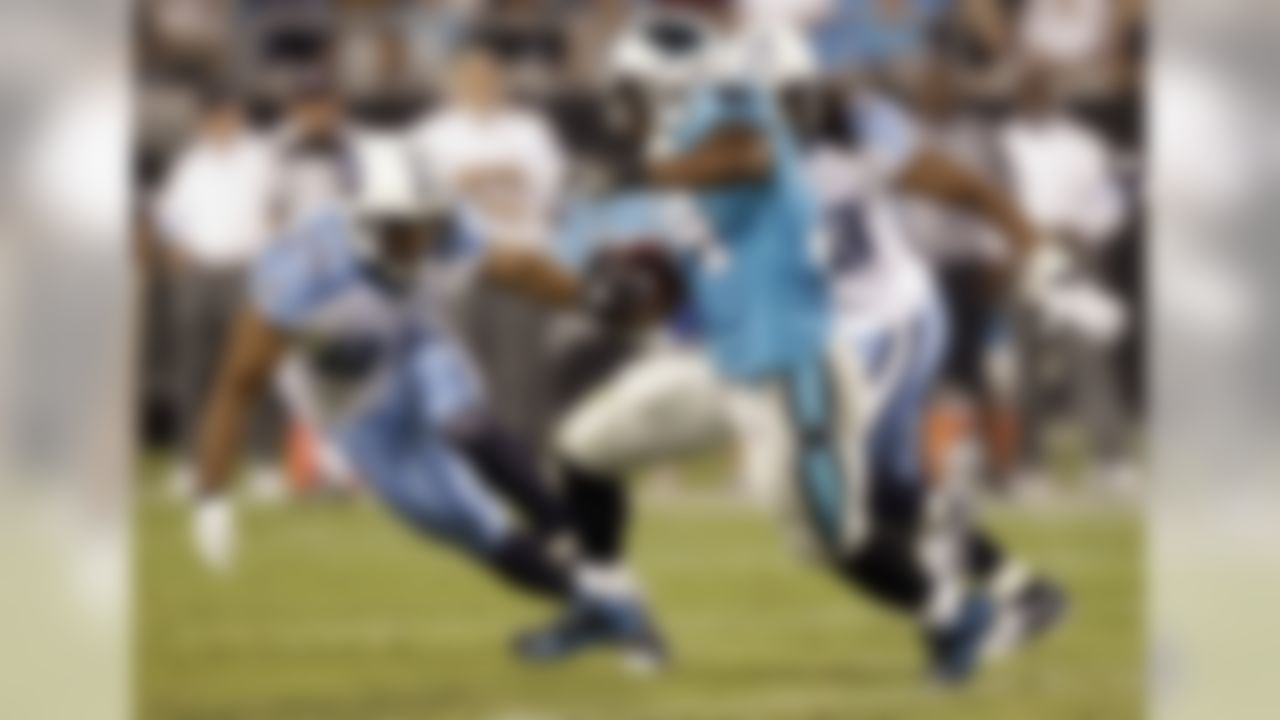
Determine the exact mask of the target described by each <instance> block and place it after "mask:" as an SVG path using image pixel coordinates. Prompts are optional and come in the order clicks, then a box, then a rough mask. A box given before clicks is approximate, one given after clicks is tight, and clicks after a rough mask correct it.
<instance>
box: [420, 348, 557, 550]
mask: <svg viewBox="0 0 1280 720" xmlns="http://www.w3.org/2000/svg"><path fill="white" fill-rule="evenodd" d="M411 371H412V373H413V376H414V378H415V387H416V388H418V391H417V393H416V395H417V397H418V399H419V401H420V403H421V405H422V408H423V412H424V413H425V415H426V416H427V418H428V420H429V422H430V423H431V424H432V425H434V426H435V427H436V428H437V430H438V431H439V432H440V434H441V435H442V436H443V437H444V439H445V440H446V442H447V443H448V444H449V445H450V446H451V447H452V448H453V449H454V450H455V451H456V452H457V453H458V454H459V455H460V456H461V457H462V458H463V459H464V460H465V461H466V462H467V463H469V464H470V465H471V467H472V469H474V470H475V472H476V474H477V475H478V477H479V479H480V481H481V482H483V483H484V484H485V485H487V486H488V487H489V488H490V489H492V490H493V491H494V492H495V493H496V494H497V495H498V496H499V497H501V498H502V499H503V500H505V501H506V502H507V503H509V504H510V505H511V507H513V508H514V509H515V510H516V511H518V513H519V514H520V516H521V518H522V520H523V521H524V522H525V524H526V525H527V526H528V528H529V529H530V530H531V531H532V532H533V534H534V535H535V536H537V537H538V538H540V539H542V540H544V541H547V542H551V541H554V539H555V538H557V537H558V536H559V535H561V534H562V533H563V532H565V531H566V529H567V526H568V517H567V513H566V510H565V508H564V505H563V503H562V502H561V501H560V499H559V498H558V497H557V496H556V494H555V492H554V490H553V488H552V486H551V483H550V482H548V481H547V479H546V478H545V477H543V475H542V472H541V471H540V469H539V467H540V463H539V462H538V460H537V458H536V456H535V455H534V453H533V452H532V451H531V450H530V449H529V448H528V447H526V446H525V445H524V444H523V443H521V442H520V441H519V440H518V439H517V438H516V437H515V436H514V435H512V434H511V433H509V432H507V430H506V428H504V427H503V426H502V424H501V423H500V422H499V421H498V420H497V419H496V418H495V417H494V416H493V414H492V413H491V412H490V411H489V409H488V402H487V400H486V396H485V392H484V388H483V387H482V383H481V380H480V377H479V375H478V373H477V371H476V370H475V367H474V365H473V364H472V363H471V360H470V357H469V356H468V355H467V353H466V352H465V350H464V349H463V348H462V347H461V346H459V345H458V344H456V343H455V342H452V341H450V340H448V339H443V338H441V339H437V340H436V341H433V342H431V343H428V344H425V345H424V346H423V347H422V348H421V349H419V350H418V351H417V353H415V356H414V358H413V361H412V368H411Z"/></svg>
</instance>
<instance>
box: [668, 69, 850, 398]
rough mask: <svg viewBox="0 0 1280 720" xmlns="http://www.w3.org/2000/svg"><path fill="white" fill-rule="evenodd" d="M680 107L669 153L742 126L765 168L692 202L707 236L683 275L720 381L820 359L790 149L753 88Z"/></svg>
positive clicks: (804, 200) (811, 228)
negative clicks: (757, 144) (768, 164)
mask: <svg viewBox="0 0 1280 720" xmlns="http://www.w3.org/2000/svg"><path fill="white" fill-rule="evenodd" d="M690 102H691V106H690V107H689V109H688V112H687V113H686V115H685V117H684V119H683V120H684V121H683V122H682V123H680V124H679V125H678V126H677V136H676V142H675V148H676V151H677V152H680V151H687V150H689V149H691V148H693V147H695V146H696V145H697V144H698V143H699V142H701V141H702V140H704V139H705V138H707V137H708V136H709V135H710V134H712V133H714V132H716V131H717V130H719V129H721V128H724V127H728V126H734V125H745V126H748V127H751V128H753V129H754V130H756V131H757V132H759V133H761V134H762V135H763V136H764V138H765V140H766V141H767V142H768V143H769V145H770V148H771V151H772V156H773V161H774V167H773V170H772V172H771V174H770V175H769V177H768V178H766V179H765V180H764V181H763V182H755V183H742V184H737V185H731V186H725V187H719V188H713V189H704V190H700V191H698V192H697V193H696V195H695V197H696V201H697V204H698V206H699V207H700V209H701V211H702V214H703V216H704V218H705V220H706V224H707V226H708V227H707V231H708V232H707V237H706V238H705V239H704V241H703V244H702V247H701V248H700V252H699V254H698V259H697V262H696V263H694V264H693V266H692V271H691V275H692V283H691V284H692V286H693V293H694V297H695V302H696V304H697V312H698V316H699V319H700V321H701V323H702V327H703V331H704V332H705V334H706V336H707V341H708V343H709V344H710V346H711V350H712V354H713V355H714V356H715V358H716V360H717V363H718V365H719V366H720V368H721V370H722V371H723V372H724V373H725V374H727V375H729V376H730V377H734V378H739V379H745V380H751V379H756V378H760V377H763V376H766V375H769V374H773V373H777V372H781V371H784V370H787V369H789V368H791V367H794V366H795V365H796V364H797V363H802V362H805V361H806V360H809V359H811V358H812V357H814V356H815V354H816V353H819V352H821V350H822V348H823V346H824V345H825V342H826V333H827V324H828V315H829V305H830V302H829V297H828V288H827V282H826V277H825V273H824V270H823V267H822V261H821V259H820V257H819V256H820V253H821V249H820V247H819V243H818V230H819V225H818V214H817V209H816V207H815V205H814V202H813V198H812V196H811V193H810V192H809V188H808V185H807V181H806V179H805V173H804V168H803V166H802V162H801V157H800V154H799V148H798V146H797V141H796V140H795V138H794V137H793V135H792V132H791V129H790V127H789V125H788V122H787V120H786V118H785V117H784V116H783V114H782V112H781V109H780V108H779V107H778V106H777V103H776V101H775V99H774V96H773V94H772V93H770V92H769V91H767V90H766V89H764V88H762V87H759V86H751V85H734V86H719V87H709V88H707V89H706V90H704V91H703V92H700V93H699V94H697V95H696V96H695V97H694V98H692V99H691V101H690Z"/></svg>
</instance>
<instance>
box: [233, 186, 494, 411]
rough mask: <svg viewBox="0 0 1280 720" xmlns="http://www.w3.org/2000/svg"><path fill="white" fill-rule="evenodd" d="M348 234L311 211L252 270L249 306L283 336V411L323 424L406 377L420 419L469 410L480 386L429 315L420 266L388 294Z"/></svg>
mask: <svg viewBox="0 0 1280 720" xmlns="http://www.w3.org/2000/svg"><path fill="white" fill-rule="evenodd" d="M358 232H359V228H358V227H357V226H356V225H355V223H354V222H353V221H352V219H351V217H350V216H349V215H348V214H347V213H345V212H342V211H338V210H335V211H333V212H326V213H323V214H319V215H317V216H316V217H314V218H313V219H311V220H310V221H308V222H306V223H304V224H301V225H299V226H297V227H296V228H295V229H294V230H293V231H291V232H290V233H288V234H286V235H285V236H284V237H283V238H281V239H279V240H277V241H276V242H275V243H274V244H273V245H272V246H271V247H270V248H268V250H267V251H266V252H265V253H264V254H263V256H262V257H261V258H260V259H259V261H258V263H257V265H256V267H255V269H254V273H253V278H252V288H251V297H252V302H253V303H254V305H255V307H256V308H257V309H258V310H259V312H261V313H262V314H263V316H264V317H266V318H267V320H268V321H269V322H270V323H272V324H273V325H274V326H276V327H277V328H280V329H282V330H284V331H286V332H287V333H289V335H290V337H291V339H292V352H291V353H290V357H289V359H288V361H287V364H286V368H285V378H286V380H287V382H288V390H287V392H289V393H290V398H289V399H290V402H291V404H293V405H294V406H295V409H298V410H299V411H300V412H302V414H304V415H306V416H309V417H310V418H311V419H312V420H314V421H315V422H317V423H318V424H320V425H326V426H327V425H332V424H334V423H337V422H341V421H343V420H346V419H350V418H352V417H354V416H356V415H359V414H360V412H361V411H364V410H368V409H369V408H371V407H373V406H374V405H376V404H377V403H379V402H381V401H382V400H384V399H385V396H386V394H387V393H388V392H391V391H392V390H391V388H394V387H401V388H403V387H406V385H405V384H404V378H405V376H406V375H407V376H412V377H411V383H410V384H411V386H412V387H413V388H415V389H414V393H415V394H416V395H417V396H418V397H417V400H418V401H419V403H420V405H419V407H420V409H421V410H422V412H423V418H424V419H427V420H430V421H442V420H444V419H445V418H446V416H448V415H450V414H451V413H453V412H455V411H457V412H460V411H462V410H465V409H469V406H471V405H474V404H475V403H477V402H479V401H480V399H481V395H482V388H481V387H480V384H479V379H478V376H477V375H476V373H475V372H474V370H473V369H472V366H471V363H470V359H469V357H468V356H467V354H466V353H465V352H464V351H463V350H462V348H460V347H459V346H458V345H457V343H456V341H455V340H454V339H453V337H452V335H451V334H450V333H449V332H447V330H446V327H445V323H444V322H443V321H442V320H441V318H440V317H439V315H438V310H439V307H438V306H439V298H438V296H437V294H436V289H435V288H433V287H432V283H431V282H430V278H431V277H432V275H431V273H430V270H429V267H428V263H427V262H425V261H424V262H423V263H422V266H421V268H420V273H419V274H418V275H417V277H418V280H417V281H415V282H411V283H409V284H408V285H407V286H405V287H403V288H401V289H400V290H399V291H395V292H392V291H390V290H389V289H388V287H387V286H386V285H385V284H384V283H382V282H381V281H379V279H378V277H377V276H376V274H374V273H372V272H370V270H369V269H368V267H367V266H366V264H365V263H364V262H363V261H362V259H361V257H360V254H359V252H358V250H357V247H358V243H357V241H356V240H357V238H356V233H358Z"/></svg>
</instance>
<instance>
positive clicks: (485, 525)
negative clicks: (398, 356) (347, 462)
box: [341, 393, 571, 598]
mask: <svg viewBox="0 0 1280 720" xmlns="http://www.w3.org/2000/svg"><path fill="white" fill-rule="evenodd" d="M341 444H342V447H343V450H344V452H345V453H346V454H347V456H348V457H349V458H350V459H351V461H352V463H353V464H354V465H355V467H356V469H357V470H358V471H359V472H360V474H361V475H362V476H363V477H364V478H366V479H367V480H368V482H369V484H370V487H371V488H372V489H373V490H374V492H375V493H376V494H377V496H378V497H379V499H381V500H382V501H383V503H384V504H386V505H387V506H388V507H389V508H390V509H391V510H392V511H393V512H394V513H395V514H396V515H397V516H399V517H400V518H401V519H402V520H404V521H405V522H406V523H407V524H408V525H409V527H411V528H412V529H413V530H415V531H416V532H418V533H420V534H421V535H423V536H424V537H427V538H430V539H432V540H436V541H440V542H443V543H445V544H446V545H449V546H450V547H452V548H454V549H456V550H459V551H461V552H463V553H465V554H467V555H469V556H471V557H472V558H474V559H476V560H478V561H479V562H481V563H482V564H484V565H485V566H486V567H488V568H489V569H490V570H491V571H493V572H494V573H496V574H497V575H498V577H500V578H501V579H503V580H505V581H507V582H508V583H510V584H511V585H513V586H515V587H517V588H519V589H522V590H524V591H527V592H530V593H533V594H536V595H540V596H545V597H552V598H565V597H567V596H568V594H569V591H570V588H571V581H570V577H569V572H568V570H567V568H566V567H565V566H564V565H563V564H561V563H559V562H557V561H556V560H555V559H553V558H552V557H551V556H550V554H549V552H548V551H547V548H546V547H545V544H544V543H542V542H540V541H539V540H538V539H537V538H535V537H533V536H532V535H528V534H525V533H523V532H522V531H520V530H518V529H517V528H516V527H515V525H514V524H513V523H511V522H510V521H509V519H508V517H507V515H506V514H505V513H504V512H503V510H502V507H501V506H500V504H499V502H498V500H497V498H496V497H494V496H493V495H492V494H490V492H489V491H488V489H487V488H485V487H484V486H483V485H482V484H481V483H480V481H479V480H478V479H477V477H476V475H475V473H474V472H472V471H471V469H470V468H469V467H468V466H467V465H466V464H465V463H463V462H462V461H461V459H460V457H459V456H458V455H457V454H456V453H455V452H454V451H453V450H452V449H451V448H450V447H448V446H447V445H446V444H445V443H444V442H443V441H442V440H441V439H440V438H438V437H437V436H436V434H435V428H433V427H432V426H431V425H430V424H429V423H427V422H425V421H424V419H423V418H422V416H421V414H420V413H418V412H417V408H415V406H414V404H413V397H412V394H411V393H395V394H392V396H391V397H389V398H388V399H387V400H386V401H385V402H384V403H383V404H382V406H381V407H378V408H375V409H374V410H372V411H370V412H368V413H366V414H365V416H364V417H362V418H361V419H360V420H359V421H358V422H356V423H354V424H353V425H351V426H350V427H348V428H346V430H345V431H344V432H343V433H342V436H341Z"/></svg>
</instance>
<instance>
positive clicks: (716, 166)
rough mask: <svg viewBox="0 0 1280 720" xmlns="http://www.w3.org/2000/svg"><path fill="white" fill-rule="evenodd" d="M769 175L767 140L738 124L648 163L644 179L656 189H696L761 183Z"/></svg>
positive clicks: (770, 164) (749, 127) (745, 126)
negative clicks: (681, 151) (685, 148)
mask: <svg viewBox="0 0 1280 720" xmlns="http://www.w3.org/2000/svg"><path fill="white" fill-rule="evenodd" d="M772 171H773V152H772V150H771V149H770V146H769V142H768V140H767V139H766V138H765V137H764V135H762V134H761V133H760V131H759V130H757V129H756V128H754V127H752V126H750V125H746V124H742V125H729V126H726V127H724V128H721V129H719V130H716V131H715V132H713V133H711V134H710V135H708V136H707V137H706V138H705V139H704V140H703V141H702V142H700V143H698V144H697V145H696V146H694V147H693V148H692V149H691V150H689V151H687V152H684V153H680V154H679V155H675V156H673V157H670V158H664V159H660V160H657V161H654V162H651V163H650V164H649V167H648V168H647V172H646V173H645V179H646V180H647V181H648V182H649V183H650V184H652V185H656V186H658V187H665V188H673V189H697V188H706V187H717V186H720V185H734V184H738V183H754V182H762V181H764V180H767V179H768V178H769V177H770V175H771V173H772Z"/></svg>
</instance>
